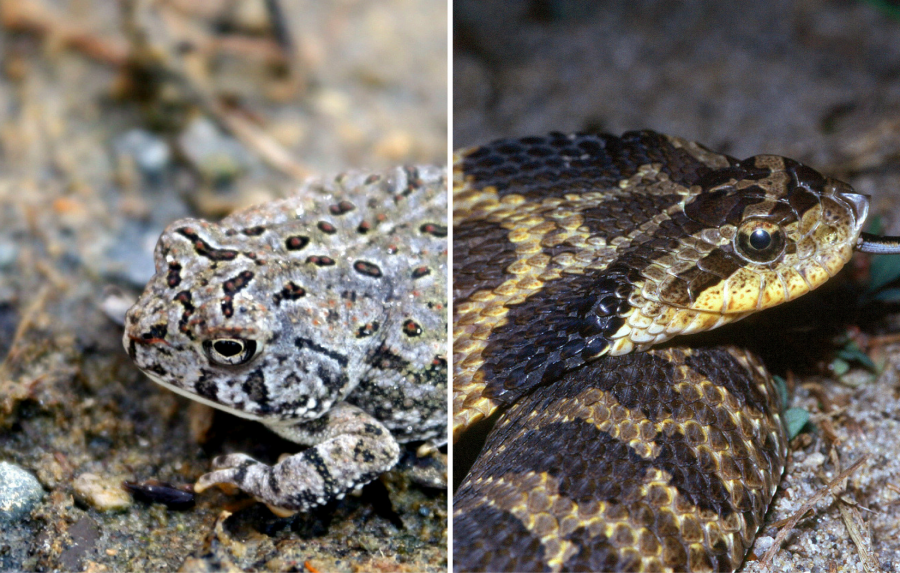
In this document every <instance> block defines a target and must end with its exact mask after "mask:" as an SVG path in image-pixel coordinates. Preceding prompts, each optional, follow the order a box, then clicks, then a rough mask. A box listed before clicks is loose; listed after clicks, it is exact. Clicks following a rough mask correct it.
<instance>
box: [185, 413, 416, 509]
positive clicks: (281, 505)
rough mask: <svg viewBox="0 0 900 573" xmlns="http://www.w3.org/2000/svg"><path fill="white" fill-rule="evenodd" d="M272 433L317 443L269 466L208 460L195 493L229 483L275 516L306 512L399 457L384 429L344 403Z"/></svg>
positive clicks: (239, 457)
mask: <svg viewBox="0 0 900 573" xmlns="http://www.w3.org/2000/svg"><path fill="white" fill-rule="evenodd" d="M276 431H278V433H280V434H282V435H284V436H285V437H292V438H294V439H295V440H296V439H297V438H298V437H300V436H302V438H303V440H302V441H303V442H305V443H317V445H315V446H314V447H311V448H309V449H307V450H305V451H303V452H300V453H298V454H295V455H292V456H290V457H288V458H285V459H283V460H282V461H280V462H278V463H277V464H275V465H274V466H270V465H267V464H264V463H261V462H258V461H256V460H254V459H253V458H251V457H250V456H246V455H244V454H230V455H226V456H219V457H217V458H216V459H215V460H213V468H214V471H212V472H210V473H208V474H205V475H203V476H201V477H200V479H199V480H197V483H196V485H195V486H194V489H195V490H196V491H197V492H202V491H203V490H205V489H207V488H209V487H211V486H212V485H215V484H231V485H234V486H236V487H238V488H240V489H242V490H243V491H245V492H247V493H249V494H250V495H252V496H253V497H255V498H256V499H258V500H259V501H262V502H264V503H266V504H268V505H269V507H270V508H272V509H273V511H276V513H279V514H284V513H289V512H293V511H307V510H309V509H311V508H313V507H316V506H318V505H324V504H326V503H328V502H329V501H331V500H333V499H341V498H343V497H344V495H345V494H346V493H347V492H348V491H352V490H353V489H356V488H357V487H359V486H362V485H365V484H367V483H369V482H370V481H372V480H373V479H375V478H376V477H378V476H379V475H380V474H382V473H384V472H385V471H387V470H389V469H391V468H392V467H393V466H394V465H395V464H396V463H397V459H398V457H399V455H400V446H399V445H398V444H397V441H396V440H395V439H394V437H393V436H391V433H390V432H389V431H388V430H387V428H385V427H384V426H383V425H381V423H379V422H378V421H377V420H375V419H374V418H372V417H371V416H369V415H368V414H366V413H365V412H363V411H361V410H359V409H358V408H355V407H354V406H349V405H340V406H338V407H336V408H334V409H333V410H332V411H331V412H329V413H328V414H327V415H326V416H325V417H323V418H322V419H319V420H314V421H313V422H311V423H309V424H304V425H301V426H297V427H293V428H276ZM296 441H301V440H296ZM278 509H283V510H288V511H287V512H280V511H277V510H278Z"/></svg>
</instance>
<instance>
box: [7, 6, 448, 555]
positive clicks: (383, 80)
mask: <svg viewBox="0 0 900 573" xmlns="http://www.w3.org/2000/svg"><path fill="white" fill-rule="evenodd" d="M447 9H448V7H447V3H446V2H444V1H441V0H438V1H435V0H335V1H329V2H320V1H315V0H118V1H117V0H0V570H50V569H55V570H66V571H81V570H89V571H113V570H178V569H179V568H183V570H186V571H192V570H208V569H210V568H213V567H217V568H222V569H227V570H231V569H234V568H242V569H245V568H248V567H251V566H252V567H256V568H265V569H270V570H276V571H280V570H292V571H296V570H304V571H308V572H311V573H312V572H315V571H371V570H376V569H381V570H388V571H444V570H446V549H445V546H446V496H445V495H444V494H443V492H441V491H430V490H425V489H422V488H419V487H412V486H410V484H409V479H408V475H407V473H406V472H405V471H404V470H403V469H400V470H398V471H396V472H392V473H391V474H390V475H388V476H387V477H386V478H385V479H382V480H379V481H376V482H375V483H374V484H372V485H370V486H368V487H367V488H365V489H364V490H363V495H362V497H349V498H348V499H346V500H344V501H342V502H339V503H337V504H332V505H330V506H328V507H326V508H324V509H322V510H321V511H316V512H311V513H309V514H303V515H298V516H295V517H294V518H291V519H286V520H285V519H277V518H274V517H273V516H272V515H271V514H270V513H269V512H268V510H266V509H265V508H264V507H263V506H261V505H259V504H248V503H246V498H232V497H228V496H225V495H224V494H222V493H221V492H219V491H218V490H216V491H213V492H210V493H208V494H204V495H203V496H199V497H198V498H197V499H196V500H195V499H193V497H192V496H190V495H188V496H186V497H185V496H183V495H182V493H183V490H184V486H185V485H186V484H190V483H192V482H193V481H194V480H195V479H196V478H197V477H198V476H199V475H201V474H202V473H204V472H205V471H206V470H207V469H208V468H209V464H210V460H211V458H212V457H213V456H214V455H217V454H220V453H223V452H226V451H243V452H247V453H249V454H251V455H253V456H255V457H259V459H263V460H266V461H268V462H270V463H271V462H274V461H275V460H277V458H278V456H279V454H281V453H283V452H293V451H297V449H298V447H297V446H296V445H293V444H290V443H286V442H283V441H281V440H279V439H278V438H276V437H274V436H273V435H272V434H271V433H269V432H268V431H266V430H264V429H263V428H262V427H261V426H260V425H258V424H250V423H244V422H243V421H241V420H237V419H235V418H231V417H230V416H228V415H225V414H221V413H218V414H215V415H213V414H212V412H211V411H209V410H208V409H206V408H204V407H200V406H197V405H196V404H194V405H191V404H192V403H189V401H187V400H184V399H182V398H180V397H177V396H175V395H174V394H172V393H170V392H167V391H165V390H163V389H161V388H158V387H157V386H156V385H155V384H153V383H152V382H150V381H149V380H148V379H147V378H146V377H144V376H142V375H141V374H139V373H138V371H137V369H136V368H134V367H133V365H132V364H131V362H130V360H129V359H128V357H127V356H126V355H125V353H124V351H123V349H122V347H121V327H120V326H119V325H117V324H116V323H115V322H114V320H111V318H110V317H112V318H115V317H121V316H122V314H123V313H124V311H125V308H126V307H127V301H128V300H129V299H130V298H131V297H133V296H135V295H136V294H137V292H139V289H141V288H142V286H143V284H144V283H145V282H146V281H147V279H148V278H149V277H150V276H151V274H152V272H153V263H152V248H153V246H154V244H155V242H156V239H157V237H158V236H159V234H160V232H161V231H162V229H163V228H164V227H165V226H166V225H167V224H168V223H170V222H171V221H173V220H174V219H176V218H179V217H183V216H189V215H190V216H200V217H206V218H212V219H215V218H219V217H221V216H223V215H225V214H226V213H228V212H230V211H232V210H234V209H236V208H239V207H244V206H247V205H249V204H252V203H258V202H261V201H266V200H270V199H273V198H277V197H282V196H285V195H287V194H290V193H291V191H292V190H293V189H295V188H296V186H297V184H298V183H299V182H300V181H301V180H303V179H304V178H306V177H308V176H326V175H331V174H335V173H337V172H340V171H345V170H347V169H383V168H387V167H389V166H393V165H396V164H414V163H434V162H437V163H440V164H443V163H444V162H445V161H446V154H447V126H448V120H447V101H448V99H447V98H448V86H447V59H448V54H447V30H448V22H447ZM110 285H114V286H115V287H117V289H118V291H116V292H117V293H118V294H115V293H111V292H110V291H108V290H107V288H108V287H109V286H110ZM29 476H30V477H29ZM153 479H158V480H163V481H165V482H168V483H169V484H171V487H169V486H163V487H155V488H154V487H150V486H152V485H153V482H152V481H150V480H153ZM123 481H128V482H131V483H132V486H131V487H132V493H133V495H129V494H128V493H126V492H125V491H124V490H123V489H122V482H123ZM187 493H188V494H189V492H187ZM194 503H195V504H196V505H194V506H193V508H192V509H189V510H187V511H181V510H180V508H181V509H183V508H184V507H186V506H189V505H191V504H194ZM223 510H227V511H228V512H230V513H223V512H222V511H223Z"/></svg>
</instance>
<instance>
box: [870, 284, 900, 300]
mask: <svg viewBox="0 0 900 573" xmlns="http://www.w3.org/2000/svg"><path fill="white" fill-rule="evenodd" d="M869 298H870V300H878V301H881V302H900V288H897V287H891V288H886V289H884V290H882V291H879V292H877V293H875V294H874V295H872V296H870V297H869Z"/></svg>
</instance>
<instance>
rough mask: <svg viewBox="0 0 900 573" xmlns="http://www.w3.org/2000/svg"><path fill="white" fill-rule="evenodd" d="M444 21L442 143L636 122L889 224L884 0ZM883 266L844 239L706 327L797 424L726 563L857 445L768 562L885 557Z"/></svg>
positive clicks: (897, 395)
mask: <svg viewBox="0 0 900 573" xmlns="http://www.w3.org/2000/svg"><path fill="white" fill-rule="evenodd" d="M453 25H454V34H453V50H454V51H453V57H454V60H453V87H452V89H453V147H454V148H461V147H468V146H474V145H478V144H480V143H484V142H487V141H490V140H493V139H496V138H501V137H513V136H526V135H536V134H543V133H546V132H548V131H562V132H573V131H591V132H597V131H599V132H608V133H613V134H620V133H622V132H624V131H628V130H633V129H644V128H649V129H654V130H657V131H661V132H663V133H669V134H672V135H678V136H681V137H685V138H687V139H691V140H695V141H699V142H700V143H703V144H704V145H706V146H708V147H710V148H711V149H713V150H715V151H719V152H724V153H728V154H730V155H733V156H735V157H738V158H745V157H749V156H752V155H757V154H762V153H771V154H779V155H785V156H788V157H792V158H794V159H797V160H799V161H801V162H804V163H807V164H809V165H810V166H812V167H814V168H816V169H818V170H819V171H821V172H823V173H825V174H828V175H830V176H833V177H837V178H839V179H843V180H845V181H847V182H849V183H850V184H851V185H853V186H854V187H855V189H856V190H857V191H859V192H862V193H866V194H869V195H871V196H872V200H873V202H872V209H871V212H872V214H873V217H872V219H871V221H872V222H871V225H872V226H871V227H870V229H872V230H876V231H884V232H887V233H890V234H894V235H897V234H900V161H898V160H900V4H898V3H897V2H889V1H862V0H772V1H769V2H755V3H747V2H738V1H732V0H729V1H723V2H703V1H700V0H689V1H681V0H654V1H651V0H607V1H604V2H583V1H578V0H522V1H518V2H504V1H502V0H456V1H455V2H454V4H453ZM898 266H900V264H898V261H896V260H888V259H885V258H876V257H866V256H860V255H857V256H856V257H855V259H854V263H853V265H848V267H850V268H849V269H848V270H847V272H845V273H844V274H843V275H842V276H841V277H840V278H839V279H836V280H834V281H831V283H834V284H830V285H829V287H828V288H826V289H823V290H822V291H821V292H817V293H814V294H812V295H808V296H807V297H804V298H803V299H800V300H799V301H797V302H796V303H793V304H791V305H787V306H786V307H785V308H784V309H782V310H780V311H778V312H776V311H772V312H771V313H762V314H761V315H760V316H759V319H758V320H756V321H748V322H755V323H756V324H750V325H746V324H742V325H737V327H736V328H735V329H731V330H730V331H727V333H726V332H724V330H725V329H723V333H722V334H721V336H722V338H723V339H725V340H732V341H734V340H740V341H741V342H742V343H743V342H747V343H748V344H752V345H754V346H755V347H756V349H757V350H758V351H760V352H762V353H763V354H764V355H765V356H766V358H768V359H770V361H771V362H772V363H773V365H774V368H773V369H774V370H775V372H776V373H778V374H780V375H781V376H782V380H783V381H784V382H785V386H786V387H787V389H788V390H789V393H790V396H791V398H790V402H789V403H788V406H790V407H793V408H794V410H793V411H792V414H793V415H796V416H797V418H796V420H795V424H798V425H797V428H800V429H798V434H797V436H796V437H795V438H794V440H793V441H792V463H791V464H790V466H789V468H788V473H787V475H786V477H785V479H784V481H783V482H782V485H783V487H782V489H781V490H780V492H779V494H778V496H777V497H776V500H775V502H774V504H773V511H772V512H771V515H770V520H769V521H768V525H767V526H766V527H765V528H764V529H763V530H762V531H761V532H760V536H759V539H758V541H757V545H756V547H755V549H754V553H753V554H751V556H750V557H749V559H748V563H747V564H746V566H745V568H744V571H758V570H760V568H759V566H758V563H756V558H757V556H761V555H762V554H763V553H764V552H765V551H766V549H768V548H769V547H770V546H771V545H772V543H773V538H774V536H775V534H776V532H777V531H778V530H779V528H780V527H781V524H778V521H779V520H781V519H783V518H785V517H787V516H790V515H791V514H792V513H794V512H795V511H796V510H797V509H798V508H799V507H800V505H801V504H802V503H803V502H804V501H805V500H807V499H809V498H810V497H811V496H812V495H813V493H814V492H815V491H817V490H818V489H820V488H822V487H823V485H824V484H825V483H827V482H828V481H829V480H830V479H831V478H833V477H834V476H835V475H837V473H839V470H840V469H841V468H846V467H847V466H849V464H850V463H852V462H854V461H856V460H857V459H859V458H860V457H862V456H868V461H867V462H866V464H865V465H864V466H863V467H862V468H861V469H860V470H859V471H858V472H857V473H856V474H855V475H854V477H853V478H852V479H851V480H850V485H849V490H848V491H850V492H851V493H850V494H846V495H845V496H844V498H846V499H844V500H843V501H835V498H834V497H830V496H827V497H826V498H825V501H823V502H820V503H819V504H818V506H817V507H818V508H819V511H818V512H817V513H815V514H812V515H810V516H808V517H806V518H805V519H803V520H801V521H800V522H799V524H798V525H797V527H796V528H795V529H794V531H793V532H792V533H791V535H790V536H789V537H788V538H787V542H786V543H785V545H784V547H785V549H784V550H783V551H782V552H780V553H779V555H778V557H777V558H776V560H775V565H774V568H773V570H777V571H817V570H818V571H837V570H850V569H853V568H854V567H856V568H858V570H866V571H870V570H878V567H880V568H881V570H885V571H900V461H898V460H900V449H898V447H900V445H898V442H897V441H896V438H895V436H896V433H897V432H898V431H900V382H898V372H900V357H898V350H900V349H898V347H897V340H898V338H897V336H896V334H895V333H897V332H898V331H900V321H898V314H897V310H898V306H897V302H898V300H900V298H898V294H900V291H898V290H897V288H896V286H897V282H896V280H897V277H898V276H900V268H898ZM726 336H727V338H726ZM801 374H802V375H801ZM457 459H460V458H459V456H458V457H457ZM459 477H460V476H459V475H456V474H455V475H454V478H455V479H459ZM842 499H843V498H842ZM842 504H850V505H853V504H858V505H859V506H860V510H859V511H860V514H861V515H862V523H863V525H862V526H860V527H857V528H855V529H854V528H853V527H852V526H849V525H847V519H848V518H846V517H842V515H844V514H847V511H846V510H847V507H849V505H846V506H843V505H842ZM851 530H853V531H862V532H863V533H862V534H860V536H859V539H860V540H861V541H860V542H859V543H854V542H853V541H852V540H851V534H850V532H851Z"/></svg>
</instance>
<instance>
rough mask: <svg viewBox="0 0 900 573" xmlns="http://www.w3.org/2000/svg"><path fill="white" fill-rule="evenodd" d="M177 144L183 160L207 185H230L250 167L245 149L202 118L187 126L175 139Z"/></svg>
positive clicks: (248, 155) (250, 160) (249, 155)
mask: <svg viewBox="0 0 900 573" xmlns="http://www.w3.org/2000/svg"><path fill="white" fill-rule="evenodd" d="M178 144H179V146H180V147H181V151H182V152H183V153H184V155H185V157H186V158H187V159H188V160H189V161H190V162H191V163H192V164H193V165H194V167H196V169H197V171H199V172H200V174H201V175H202V176H203V178H204V179H206V180H207V181H211V182H214V183H222V182H226V181H231V180H233V179H234V178H235V177H237V176H238V175H240V174H241V173H244V172H246V171H248V170H250V169H251V168H252V167H253V164H252V159H251V154H250V153H248V152H247V150H246V148H244V146H243V145H242V144H241V143H240V142H239V141H238V140H236V139H234V138H233V137H230V136H228V135H226V134H224V133H222V131H221V130H220V129H219V128H218V127H216V125H215V124H214V123H213V122H212V121H210V120H208V119H206V118H204V117H198V118H197V119H195V120H193V121H192V122H191V123H190V124H188V126H187V128H186V129H185V130H184V131H183V132H182V133H181V135H179V136H178Z"/></svg>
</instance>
